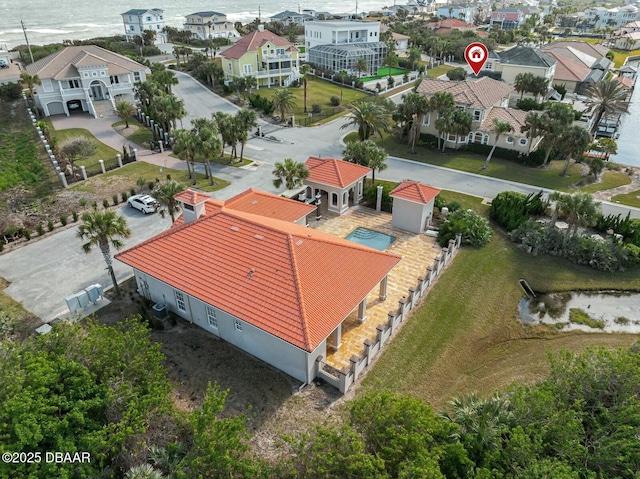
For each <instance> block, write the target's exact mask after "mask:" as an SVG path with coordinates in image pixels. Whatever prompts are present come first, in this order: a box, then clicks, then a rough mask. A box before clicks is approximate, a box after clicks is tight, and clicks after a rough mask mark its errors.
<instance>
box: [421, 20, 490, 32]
mask: <svg viewBox="0 0 640 479" xmlns="http://www.w3.org/2000/svg"><path fill="white" fill-rule="evenodd" d="M427 27H428V28H430V29H432V30H435V32H436V33H440V32H445V31H448V30H462V31H467V30H470V31H476V30H477V29H478V27H476V26H475V25H473V24H472V23H467V22H465V21H462V20H460V19H458V18H446V19H444V20H439V21H437V22H429V23H427Z"/></svg>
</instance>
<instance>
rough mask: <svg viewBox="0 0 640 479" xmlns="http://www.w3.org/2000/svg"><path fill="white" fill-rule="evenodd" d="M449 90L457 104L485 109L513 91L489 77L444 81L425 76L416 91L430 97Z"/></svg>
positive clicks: (511, 88)
mask: <svg viewBox="0 0 640 479" xmlns="http://www.w3.org/2000/svg"><path fill="white" fill-rule="evenodd" d="M439 91H443V92H449V93H451V94H452V95H453V98H454V100H455V102H456V103H457V104H459V105H467V106H471V107H474V108H482V109H487V108H490V107H492V106H494V105H496V104H499V103H500V102H501V101H502V99H503V98H507V97H508V96H509V94H510V93H511V92H512V91H513V87H511V86H509V85H507V84H506V83H504V82H501V81H498V80H494V79H493V78H489V77H482V78H478V79H474V80H464V81H446V80H434V79H431V78H425V79H424V80H422V82H421V83H420V86H419V87H418V93H422V94H424V95H425V96H426V97H430V96H431V95H433V94H434V93H436V92H439Z"/></svg>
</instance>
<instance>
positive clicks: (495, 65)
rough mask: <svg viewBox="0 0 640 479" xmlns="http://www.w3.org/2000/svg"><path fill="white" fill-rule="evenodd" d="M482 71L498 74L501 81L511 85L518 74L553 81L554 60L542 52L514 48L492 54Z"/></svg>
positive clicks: (527, 48)
mask: <svg viewBox="0 0 640 479" xmlns="http://www.w3.org/2000/svg"><path fill="white" fill-rule="evenodd" d="M483 70H488V71H494V72H499V73H500V76H501V79H502V81H504V82H507V83H508V84H509V85H513V84H514V83H515V81H516V76H518V75H519V74H520V73H531V74H533V75H534V76H538V77H543V78H546V79H547V80H549V82H550V83H551V80H552V79H553V75H554V74H555V71H556V59H555V58H553V57H552V56H550V55H547V54H546V53H544V52H543V51H542V50H540V49H538V48H532V47H524V46H520V45H518V46H515V47H513V48H509V49H508V50H504V51H501V52H498V51H496V52H493V55H491V56H490V58H489V60H488V61H487V62H486V63H485V65H484V68H483Z"/></svg>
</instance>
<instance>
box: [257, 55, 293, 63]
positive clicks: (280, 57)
mask: <svg viewBox="0 0 640 479" xmlns="http://www.w3.org/2000/svg"><path fill="white" fill-rule="evenodd" d="M262 58H263V61H267V62H276V61H278V60H291V54H290V53H285V54H283V55H266V56H265V55H263V56H262Z"/></svg>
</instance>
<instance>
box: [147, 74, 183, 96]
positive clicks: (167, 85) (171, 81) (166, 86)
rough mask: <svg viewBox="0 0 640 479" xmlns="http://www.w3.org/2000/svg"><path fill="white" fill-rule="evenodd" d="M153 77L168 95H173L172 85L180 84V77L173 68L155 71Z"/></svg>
mask: <svg viewBox="0 0 640 479" xmlns="http://www.w3.org/2000/svg"><path fill="white" fill-rule="evenodd" d="M151 79H152V80H153V81H154V82H156V83H157V84H158V85H159V86H160V88H161V89H162V91H164V92H165V93H166V94H167V95H171V87H172V86H174V85H177V84H178V78H177V77H176V74H175V73H174V72H172V71H171V70H161V71H159V72H157V73H154V74H153V75H152V76H151Z"/></svg>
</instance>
